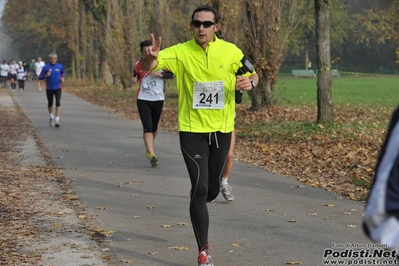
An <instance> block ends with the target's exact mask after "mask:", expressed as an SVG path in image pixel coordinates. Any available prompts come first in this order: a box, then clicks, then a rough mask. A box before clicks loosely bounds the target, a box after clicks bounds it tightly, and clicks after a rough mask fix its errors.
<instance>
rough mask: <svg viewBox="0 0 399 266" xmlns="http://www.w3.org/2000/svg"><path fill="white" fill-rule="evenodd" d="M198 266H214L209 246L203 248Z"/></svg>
mask: <svg viewBox="0 0 399 266" xmlns="http://www.w3.org/2000/svg"><path fill="white" fill-rule="evenodd" d="M198 266H214V264H213V260H212V257H211V255H210V254H209V246H208V245H205V246H203V247H202V248H201V250H200V253H199V255H198Z"/></svg>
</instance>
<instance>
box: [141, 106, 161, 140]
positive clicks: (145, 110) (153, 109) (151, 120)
mask: <svg viewBox="0 0 399 266" xmlns="http://www.w3.org/2000/svg"><path fill="white" fill-rule="evenodd" d="M162 107H163V101H145V100H137V109H138V110H139V115H140V120H141V123H142V124H143V131H144V132H151V133H154V132H157V130H158V123H159V119H160V118H161V113H162Z"/></svg>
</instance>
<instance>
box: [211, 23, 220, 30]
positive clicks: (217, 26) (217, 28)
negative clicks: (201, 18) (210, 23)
mask: <svg viewBox="0 0 399 266" xmlns="http://www.w3.org/2000/svg"><path fill="white" fill-rule="evenodd" d="M219 29H220V24H219V23H218V24H215V30H214V31H213V32H218V31H219Z"/></svg>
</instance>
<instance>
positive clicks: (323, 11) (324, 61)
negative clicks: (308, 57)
mask: <svg viewBox="0 0 399 266" xmlns="http://www.w3.org/2000/svg"><path fill="white" fill-rule="evenodd" d="M314 3H315V11H316V12H315V20H316V41H317V44H316V51H317V68H318V72H317V108H318V110H317V123H332V122H334V112H333V101H332V81H331V55H330V5H331V3H330V0H315V1H314Z"/></svg>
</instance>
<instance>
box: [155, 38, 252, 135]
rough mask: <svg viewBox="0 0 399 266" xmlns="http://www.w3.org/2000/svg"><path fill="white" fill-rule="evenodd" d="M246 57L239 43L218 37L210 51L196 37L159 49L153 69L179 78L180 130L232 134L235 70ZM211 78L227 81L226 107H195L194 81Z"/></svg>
mask: <svg viewBox="0 0 399 266" xmlns="http://www.w3.org/2000/svg"><path fill="white" fill-rule="evenodd" d="M243 56H244V54H243V53H242V51H241V50H240V49H239V48H238V47H237V46H235V45H234V44H232V43H229V42H226V41H224V40H221V39H218V38H217V37H216V36H215V41H214V42H210V43H209V44H208V46H207V47H206V50H204V49H202V47H200V46H199V45H198V44H197V43H196V42H195V40H194V39H192V40H190V41H187V42H184V43H180V44H176V45H174V46H171V47H168V48H165V49H163V50H161V51H160V52H159V55H158V59H157V61H158V66H157V67H156V68H155V70H153V71H156V70H159V69H167V70H169V71H171V72H172V73H173V74H174V75H175V77H176V84H177V91H178V97H179V101H178V104H179V106H178V125H179V131H184V132H197V133H204V132H216V131H221V132H223V133H228V132H231V131H232V130H233V129H234V113H235V84H236V76H235V72H236V71H237V69H238V68H240V67H241V66H242V63H241V59H242V58H243ZM254 73H255V72H254ZM247 74H249V75H251V74H253V73H247ZM211 81H223V84H224V95H223V97H224V105H223V107H221V108H220V109H206V108H203V109H195V108H193V100H194V98H193V97H194V83H195V82H211Z"/></svg>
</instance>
